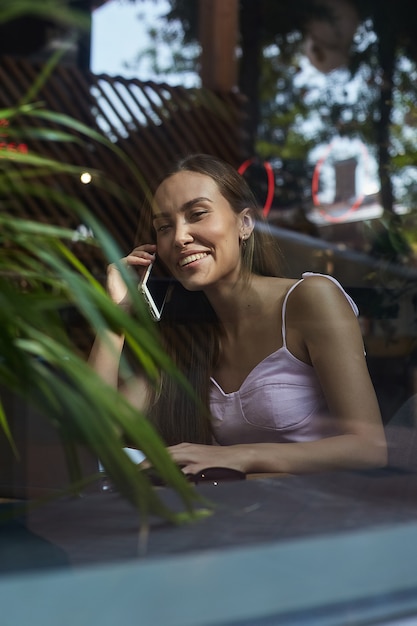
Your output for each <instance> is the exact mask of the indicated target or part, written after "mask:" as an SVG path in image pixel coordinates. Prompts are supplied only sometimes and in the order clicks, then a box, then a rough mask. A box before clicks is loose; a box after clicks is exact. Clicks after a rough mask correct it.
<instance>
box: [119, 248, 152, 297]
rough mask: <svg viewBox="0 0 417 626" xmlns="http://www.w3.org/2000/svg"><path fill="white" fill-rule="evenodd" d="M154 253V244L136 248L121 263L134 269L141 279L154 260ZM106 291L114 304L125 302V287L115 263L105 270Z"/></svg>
mask: <svg viewBox="0 0 417 626" xmlns="http://www.w3.org/2000/svg"><path fill="white" fill-rule="evenodd" d="M155 252H156V246H155V245H154V244H144V245H142V246H137V247H136V248H134V250H132V252H130V254H128V255H127V256H125V257H124V258H123V259H121V263H123V264H124V265H127V266H128V267H134V268H135V270H137V271H138V274H139V275H140V278H141V277H142V274H143V272H144V271H145V269H146V268H147V267H148V266H149V265H150V264H151V263H152V261H153V260H154V259H155ZM141 268H143V271H142V272H141V271H140V270H141ZM107 291H108V293H109V295H110V297H111V299H112V300H113V301H114V302H116V303H118V304H120V303H121V302H125V298H126V296H127V286H126V283H125V281H124V280H123V277H122V276H121V274H120V271H119V268H118V267H117V265H116V264H115V263H111V264H110V265H109V266H108V268H107Z"/></svg>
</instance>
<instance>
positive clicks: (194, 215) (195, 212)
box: [191, 210, 207, 220]
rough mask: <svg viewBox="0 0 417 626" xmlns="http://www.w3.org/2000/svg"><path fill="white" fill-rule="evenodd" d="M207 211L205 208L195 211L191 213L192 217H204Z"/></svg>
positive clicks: (196, 218)
mask: <svg viewBox="0 0 417 626" xmlns="http://www.w3.org/2000/svg"><path fill="white" fill-rule="evenodd" d="M206 213H207V211H204V210H200V211H194V213H192V214H191V219H195V220H198V219H200V217H203V215H206Z"/></svg>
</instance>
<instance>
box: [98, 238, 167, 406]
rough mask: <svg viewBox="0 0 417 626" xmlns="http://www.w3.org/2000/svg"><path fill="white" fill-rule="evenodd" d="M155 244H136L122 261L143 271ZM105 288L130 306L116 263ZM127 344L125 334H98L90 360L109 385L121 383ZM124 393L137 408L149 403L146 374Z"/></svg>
mask: <svg viewBox="0 0 417 626" xmlns="http://www.w3.org/2000/svg"><path fill="white" fill-rule="evenodd" d="M155 249H156V246H155V245H152V244H146V245H143V246H139V247H137V248H135V249H134V250H133V251H132V252H131V253H130V254H129V255H128V256H126V257H125V258H124V259H122V262H123V263H125V264H126V265H128V266H129V267H134V268H135V269H137V270H139V272H138V273H139V274H140V273H141V272H143V271H144V270H145V269H146V268H147V267H148V266H149V264H150V263H151V262H152V260H153V259H154V253H155ZM106 288H107V292H108V294H109V296H110V297H111V299H112V300H113V302H115V303H116V304H119V305H120V306H122V307H128V306H129V300H128V291H127V286H126V283H125V282H124V280H123V278H122V277H121V275H120V272H119V270H118V269H117V267H116V266H115V265H114V264H111V265H109V266H108V268H107V282H106ZM123 346H124V336H123V335H118V334H116V333H113V332H111V331H106V332H104V333H101V334H99V335H97V337H96V338H95V341H94V344H93V347H92V350H91V352H90V356H89V363H90V365H91V367H92V368H93V369H94V370H95V371H96V372H97V374H98V375H99V376H100V377H101V378H102V379H103V380H104V381H105V382H106V383H107V384H109V385H111V386H112V387H114V388H117V387H118V381H119V364H120V357H121V354H122V350H123ZM121 391H122V392H123V394H124V395H125V396H126V397H127V398H128V399H129V400H130V402H131V403H132V404H133V405H134V406H136V407H137V408H138V409H140V410H143V409H144V407H145V405H146V398H147V385H146V382H145V380H144V379H143V378H141V377H135V378H134V379H132V380H131V381H130V382H129V383H128V384H126V385H124V387H123V388H122V389H121Z"/></svg>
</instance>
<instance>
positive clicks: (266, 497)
mask: <svg viewBox="0 0 417 626" xmlns="http://www.w3.org/2000/svg"><path fill="white" fill-rule="evenodd" d="M197 489H198V490H199V491H200V492H201V494H202V495H204V496H206V497H208V498H209V499H210V500H211V501H212V502H213V503H214V504H215V508H214V512H213V514H212V515H211V516H210V517H207V518H205V519H202V520H200V521H198V522H194V523H190V524H185V525H182V526H175V527H174V526H172V525H171V524H169V523H168V522H165V521H163V520H160V519H152V520H151V528H150V533H149V535H148V537H147V540H146V544H145V545H144V544H143V543H141V542H140V541H139V528H140V520H139V518H138V514H137V512H136V511H135V510H134V509H133V507H132V506H131V505H130V504H129V503H128V502H126V501H125V500H124V499H122V498H121V497H120V496H119V495H118V494H117V493H111V492H101V493H96V494H88V495H85V496H82V497H78V498H64V499H59V500H57V501H55V502H54V503H50V504H48V505H44V506H42V507H40V508H39V509H37V510H34V511H31V512H29V513H27V514H26V515H24V516H22V517H20V518H15V519H10V518H8V517H7V515H4V513H5V512H6V508H5V507H6V506H7V505H2V507H3V516H2V519H3V521H2V522H1V527H0V528H1V534H0V555H1V558H0V571H2V572H3V573H6V572H10V568H12V569H25V568H27V569H33V568H36V567H49V566H54V567H66V566H78V565H90V564H98V563H110V562H115V561H123V560H126V559H135V558H138V556H140V557H141V558H146V559H151V558H155V557H160V556H167V555H173V554H186V553H191V552H196V551H202V550H210V549H222V548H232V547H238V546H245V547H247V546H250V545H255V544H258V545H259V544H262V543H265V542H270V541H275V542H276V541H285V540H288V539H295V538H302V537H307V536H308V537H311V536H318V535H324V534H335V533H342V532H346V531H350V530H359V529H365V528H370V527H381V526H383V525H392V524H400V523H404V522H410V521H414V520H417V473H415V472H412V471H407V470H403V469H397V470H395V469H384V470H376V471H364V472H339V473H332V474H320V475H315V476H286V477H283V478H279V477H271V478H261V479H256V480H246V481H237V482H233V483H224V484H219V485H217V486H213V485H199V486H198V487H197ZM160 494H161V497H162V499H163V500H164V501H165V502H166V503H167V504H168V505H169V506H171V507H172V508H173V509H175V510H179V509H180V505H179V501H178V498H177V496H176V495H175V494H174V493H173V492H171V490H169V489H165V488H163V489H160Z"/></svg>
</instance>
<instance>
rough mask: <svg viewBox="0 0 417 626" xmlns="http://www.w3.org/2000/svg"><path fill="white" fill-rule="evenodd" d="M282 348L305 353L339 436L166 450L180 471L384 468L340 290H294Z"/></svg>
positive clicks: (309, 285) (324, 284) (374, 413)
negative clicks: (216, 467) (293, 345)
mask: <svg viewBox="0 0 417 626" xmlns="http://www.w3.org/2000/svg"><path fill="white" fill-rule="evenodd" d="M287 341H288V345H289V349H290V350H291V345H290V341H293V342H295V343H296V344H297V345H298V346H301V348H303V347H304V350H305V355H306V358H309V359H310V361H311V364H312V366H313V367H314V369H315V371H316V373H317V376H318V378H319V380H320V383H321V386H322V389H323V392H324V395H325V397H326V400H327V404H328V407H329V411H330V415H331V419H332V420H334V422H335V426H336V428H337V431H338V432H339V433H340V434H338V435H336V436H333V437H328V438H325V439H321V440H318V441H311V442H306V443H283V444H278V443H258V444H242V445H232V446H196V445H193V444H179V445H178V446H173V447H172V448H170V451H171V454H172V456H173V458H174V460H175V461H176V462H177V463H179V464H181V465H185V467H184V471H186V472H196V471H199V470H200V469H204V468H205V467H208V466H214V465H221V466H226V467H232V468H234V469H238V470H241V471H244V472H248V473H250V472H285V473H307V472H318V471H325V470H333V469H359V468H372V467H381V466H384V465H385V464H386V462H387V450H386V442H385V435H384V429H383V425H382V420H381V415H380V411H379V406H378V402H377V399H376V395H375V391H374V388H373V385H372V382H371V379H370V376H369V372H368V368H367V364H366V360H365V357H364V349H363V341H362V336H361V332H360V328H359V324H358V321H357V319H356V316H355V314H354V313H353V311H352V308H351V307H350V305H349V303H348V302H347V300H346V298H345V296H344V295H343V293H342V292H341V291H340V289H339V288H338V287H337V286H336V285H334V284H333V283H332V282H331V281H330V280H328V279H327V278H323V277H319V276H314V277H309V278H308V279H306V280H304V281H303V283H302V284H301V285H299V286H298V287H297V289H295V290H294V292H293V293H292V294H291V298H289V300H288V307H287Z"/></svg>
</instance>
